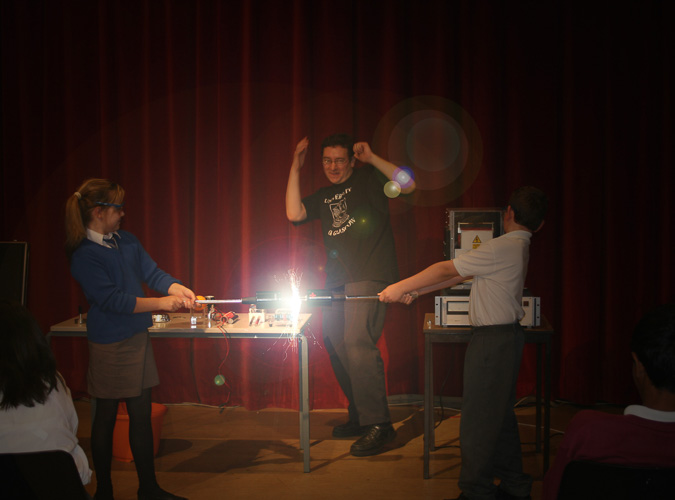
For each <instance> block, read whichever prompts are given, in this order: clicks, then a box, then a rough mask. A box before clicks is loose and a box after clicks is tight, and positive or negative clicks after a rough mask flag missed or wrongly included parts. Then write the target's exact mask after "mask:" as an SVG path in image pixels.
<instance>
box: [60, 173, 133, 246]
mask: <svg viewBox="0 0 675 500" xmlns="http://www.w3.org/2000/svg"><path fill="white" fill-rule="evenodd" d="M123 200H124V189H123V188H122V186H120V185H119V184H116V183H114V182H110V181H109V180H107V179H89V180H86V181H84V183H82V185H81V186H80V187H79V188H78V190H77V191H75V192H74V193H73V194H72V195H71V196H70V197H69V198H68V199H67V200H66V253H67V254H68V257H69V258H70V256H72V255H73V252H74V251H75V250H77V247H79V246H80V243H82V240H84V239H85V238H86V237H87V226H88V225H89V222H90V221H91V218H92V212H93V211H94V209H95V208H96V207H98V206H100V205H99V204H98V203H117V204H121V203H122V201H123Z"/></svg>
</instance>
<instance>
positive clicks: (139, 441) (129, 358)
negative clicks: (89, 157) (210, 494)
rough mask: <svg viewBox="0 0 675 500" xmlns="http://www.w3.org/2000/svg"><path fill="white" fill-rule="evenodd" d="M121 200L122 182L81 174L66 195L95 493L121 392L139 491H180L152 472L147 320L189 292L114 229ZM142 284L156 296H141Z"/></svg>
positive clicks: (153, 377) (186, 300)
mask: <svg viewBox="0 0 675 500" xmlns="http://www.w3.org/2000/svg"><path fill="white" fill-rule="evenodd" d="M123 206H124V189H122V187H121V186H120V185H118V184H115V183H113V182H110V181H108V180H105V179H89V180H87V181H85V182H84V184H82V186H80V188H79V189H78V190H77V191H76V192H75V193H74V194H73V195H72V196H71V197H70V198H68V200H67V202H66V252H67V253H68V256H69V258H70V269H71V273H72V275H73V277H74V278H75V279H76V280H77V281H78V282H79V283H80V285H81V286H82V290H83V291H84V294H85V296H86V297H87V301H88V302H89V312H88V314H87V338H88V342H89V370H88V374H87V383H88V391H89V394H90V395H91V396H92V397H93V398H95V403H96V406H95V408H96V411H95V415H94V420H93V424H92V430H91V449H92V457H93V462H94V469H95V471H96V483H97V484H96V494H95V496H94V499H95V500H109V499H112V498H113V491H112V490H113V488H112V480H111V475H110V468H111V462H112V446H113V429H114V427H115V422H116V420H117V407H118V404H119V401H120V400H124V401H126V405H127V411H128V413H129V444H130V446H131V452H132V454H133V457H134V462H135V464H136V471H137V473H138V480H139V489H138V499H139V500H165V499H167V500H169V499H171V500H175V499H181V498H183V497H179V496H176V495H173V494H171V493H168V492H166V491H164V490H162V489H161V488H160V487H159V485H158V484H157V480H156V477H155V465H154V457H153V438H152V421H151V411H152V398H151V391H152V387H153V386H155V385H158V384H159V377H158V374H157V367H156V365H155V359H154V355H153V352H152V344H151V343H150V337H149V335H148V327H150V326H152V311H158V310H160V311H176V310H178V309H180V308H181V307H190V306H192V304H193V303H194V300H195V294H194V293H193V292H192V291H191V290H190V289H188V288H186V287H185V286H183V285H182V284H181V283H180V282H179V281H178V280H177V279H175V278H173V277H172V276H170V275H169V274H167V273H165V272H164V271H162V270H161V269H159V267H157V264H156V263H155V262H154V261H153V260H152V258H151V257H150V256H149V255H148V253H147V252H146V251H145V250H144V248H143V246H142V245H141V243H140V242H139V241H138V239H137V238H136V237H135V236H134V235H133V234H131V233H129V232H127V231H122V230H120V223H121V221H122V218H123V217H124V210H123ZM143 284H146V285H147V286H148V287H149V288H151V289H153V290H155V291H157V292H159V293H160V294H161V295H162V296H161V297H145V296H144V293H143Z"/></svg>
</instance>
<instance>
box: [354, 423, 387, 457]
mask: <svg viewBox="0 0 675 500" xmlns="http://www.w3.org/2000/svg"><path fill="white" fill-rule="evenodd" d="M395 437H396V431H395V430H394V427H393V426H392V425H391V424H389V423H387V424H376V425H370V426H368V429H367V431H366V433H365V435H364V436H363V437H362V438H361V439H358V440H357V441H356V442H355V443H354V444H353V445H352V447H351V450H350V452H351V454H352V455H354V456H355V457H368V456H370V455H377V454H378V453H382V452H383V451H385V450H384V445H385V444H387V443H389V442H391V441H393V440H394V438H395Z"/></svg>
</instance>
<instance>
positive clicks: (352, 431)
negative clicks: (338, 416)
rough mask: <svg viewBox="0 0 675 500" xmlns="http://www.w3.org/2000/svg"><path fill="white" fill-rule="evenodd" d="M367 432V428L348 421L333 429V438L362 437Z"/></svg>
mask: <svg viewBox="0 0 675 500" xmlns="http://www.w3.org/2000/svg"><path fill="white" fill-rule="evenodd" d="M367 430H368V426H365V425H359V424H358V423H356V422H354V421H352V420H350V421H349V422H347V423H345V424H341V425H336V426H335V427H333V437H334V438H351V437H359V436H363V435H364V434H365V433H366V431H367Z"/></svg>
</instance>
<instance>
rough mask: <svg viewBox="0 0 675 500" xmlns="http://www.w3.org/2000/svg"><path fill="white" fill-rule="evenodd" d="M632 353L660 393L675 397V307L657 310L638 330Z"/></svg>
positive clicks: (646, 318)
mask: <svg viewBox="0 0 675 500" xmlns="http://www.w3.org/2000/svg"><path fill="white" fill-rule="evenodd" d="M630 350H631V351H632V352H634V353H635V355H636V356H637V358H638V359H639V360H640V363H642V365H643V366H644V367H645V371H646V372H647V375H648V376H649V380H651V381H652V384H654V387H656V388H657V389H665V390H667V391H669V392H672V393H674V394H675V304H664V305H661V306H658V307H656V308H655V309H653V310H651V311H650V312H648V313H647V314H645V315H644V316H643V317H642V319H641V320H640V321H639V322H638V324H637V325H636V326H635V330H633V337H632V338H631V342H630Z"/></svg>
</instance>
